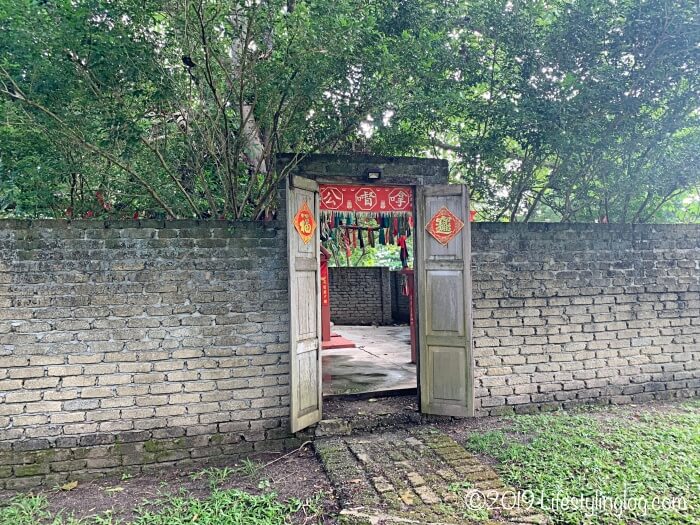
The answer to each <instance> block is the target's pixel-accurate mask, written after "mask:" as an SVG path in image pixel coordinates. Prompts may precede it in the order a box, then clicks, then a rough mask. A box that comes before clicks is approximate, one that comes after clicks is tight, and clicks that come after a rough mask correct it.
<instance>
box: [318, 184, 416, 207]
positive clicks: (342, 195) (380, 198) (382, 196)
mask: <svg viewBox="0 0 700 525" xmlns="http://www.w3.org/2000/svg"><path fill="white" fill-rule="evenodd" d="M320 191H321V210H329V211H338V212H351V211H356V212H399V211H404V212H405V211H412V210H413V192H412V191H411V188H409V187H405V186H352V185H341V184H338V185H335V184H321V185H320Z"/></svg>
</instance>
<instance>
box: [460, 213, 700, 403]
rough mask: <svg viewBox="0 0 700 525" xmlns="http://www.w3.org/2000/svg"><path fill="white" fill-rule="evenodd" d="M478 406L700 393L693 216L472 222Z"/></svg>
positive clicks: (699, 261)
mask: <svg viewBox="0 0 700 525" xmlns="http://www.w3.org/2000/svg"><path fill="white" fill-rule="evenodd" d="M472 247H473V259H472V267H473V276H472V279H473V287H474V310H473V313H474V334H473V335H474V357H475V363H476V368H475V383H476V385H475V386H476V391H475V400H476V409H477V412H478V413H479V414H482V415H483V414H503V413H512V412H528V411H533V410H539V409H555V408H557V407H561V406H570V405H573V404H579V403H629V402H643V401H647V400H652V399H669V398H674V397H682V396H690V395H697V394H698V393H700V226H697V225H693V226H690V225H689V226H683V225H667V226H659V225H642V226H640V225H637V226H619V225H595V224H592V225H566V224H529V225H520V224H488V223H475V224H473V228H472Z"/></svg>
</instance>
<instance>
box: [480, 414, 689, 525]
mask: <svg viewBox="0 0 700 525" xmlns="http://www.w3.org/2000/svg"><path fill="white" fill-rule="evenodd" d="M467 445H468V446H469V447H470V448H471V449H472V450H475V451H477V452H482V453H486V454H489V455H491V456H493V457H495V458H496V459H498V460H499V462H500V466H499V471H500V473H501V474H502V477H503V478H504V480H505V481H506V482H507V483H511V484H513V485H514V486H515V487H517V488H518V489H521V490H527V491H528V492H527V493H523V494H526V498H527V499H528V501H531V502H533V504H534V505H535V506H541V508H542V509H543V510H545V511H546V512H548V513H549V514H550V515H551V516H552V517H553V518H554V521H555V523H558V524H572V525H581V524H596V525H599V524H613V523H614V524H617V523H645V524H654V525H661V524H668V525H670V524H674V525H676V524H691V523H698V521H700V495H699V493H698V490H697V488H698V485H699V484H700V470H698V465H700V408H699V407H698V406H697V405H696V406H695V408H689V409H688V411H687V413H677V414H673V415H658V414H653V415H652V414H647V415H642V416H641V417H639V418H638V419H629V418H626V417H623V416H622V415H620V416H619V417H615V414H608V415H607V417H605V418H602V417H601V418H596V417H595V416H593V415H570V414H558V415H535V416H518V417H516V418H515V419H514V421H513V426H512V427H511V428H509V429H508V433H507V434H506V433H504V432H503V431H490V432H486V433H479V434H472V435H471V436H470V438H469V440H468V443H467ZM581 497H583V498H584V501H583V503H581V499H580V498H581ZM603 497H607V498H609V500H608V501H607V503H606V501H605V500H604V499H603ZM596 498H598V500H597V503H596ZM655 498H657V499H656V500H655ZM664 498H667V499H666V500H665V501H666V503H667V507H668V508H663V506H662V503H663V502H664ZM674 498H676V499H675V500H674ZM576 501H578V502H579V505H578V508H576V507H575V506H574V503H576ZM566 502H568V503H569V505H568V507H566V506H565V504H566ZM615 502H616V503H615ZM614 504H615V505H617V506H613V505H614Z"/></svg>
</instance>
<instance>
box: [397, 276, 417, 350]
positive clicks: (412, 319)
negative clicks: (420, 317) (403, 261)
mask: <svg viewBox="0 0 700 525" xmlns="http://www.w3.org/2000/svg"><path fill="white" fill-rule="evenodd" d="M399 273H400V274H401V275H403V276H405V277H406V289H405V290H403V294H404V295H408V315H409V324H410V330H411V363H414V364H415V362H416V350H417V341H416V310H415V308H416V304H415V301H414V297H415V292H414V289H415V284H414V280H413V270H409V269H408V268H404V269H403V270H401V271H400V272H399Z"/></svg>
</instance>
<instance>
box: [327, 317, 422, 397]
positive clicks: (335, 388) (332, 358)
mask: <svg viewBox="0 0 700 525" xmlns="http://www.w3.org/2000/svg"><path fill="white" fill-rule="evenodd" d="M332 332H333V333H337V334H338V335H340V336H342V337H344V338H345V339H349V340H350V341H352V342H354V343H355V345H356V347H355V348H337V349H331V350H323V351H322V353H321V357H322V370H323V395H347V394H362V393H369V392H382V391H387V390H399V389H405V388H416V386H417V378H416V365H415V364H412V363H411V362H410V361H411V340H410V331H409V327H408V326H339V325H335V326H333V329H332Z"/></svg>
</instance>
